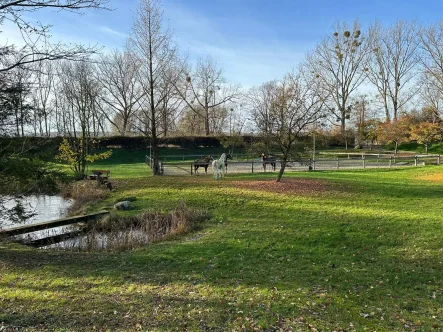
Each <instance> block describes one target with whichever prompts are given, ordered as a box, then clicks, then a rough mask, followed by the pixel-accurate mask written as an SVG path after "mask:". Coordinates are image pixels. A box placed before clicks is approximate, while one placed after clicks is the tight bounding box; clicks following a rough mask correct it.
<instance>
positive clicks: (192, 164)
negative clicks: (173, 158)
mask: <svg viewBox="0 0 443 332" xmlns="http://www.w3.org/2000/svg"><path fill="white" fill-rule="evenodd" d="M192 166H194V163H191V175H192V169H193V168H194V167H192Z"/></svg>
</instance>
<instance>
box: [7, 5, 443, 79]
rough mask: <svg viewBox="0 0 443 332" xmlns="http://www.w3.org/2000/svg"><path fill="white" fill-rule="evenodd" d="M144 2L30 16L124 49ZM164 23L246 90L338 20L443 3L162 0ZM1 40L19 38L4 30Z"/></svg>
mask: <svg viewBox="0 0 443 332" xmlns="http://www.w3.org/2000/svg"><path fill="white" fill-rule="evenodd" d="M137 5H138V0H112V1H111V6H112V7H113V8H114V10H113V11H88V12H86V13H85V14H84V15H82V16H80V15H75V14H72V13H63V12H52V11H44V12H43V11H41V12H38V13H34V14H32V15H31V14H29V18H30V19H39V20H41V21H42V22H43V23H50V24H52V25H53V28H52V34H53V37H54V39H55V40H57V39H62V40H63V41H65V42H73V43H85V44H90V45H95V44H98V45H103V46H104V47H105V48H106V49H112V48H121V47H123V46H124V44H125V41H126V38H127V36H128V35H129V34H130V30H131V26H132V20H133V16H134V12H135V10H136V8H137ZM162 5H163V10H164V18H165V22H166V24H167V25H169V27H170V28H171V29H172V30H173V32H174V39H175V41H176V43H177V44H178V45H179V48H180V50H181V51H182V52H183V53H184V54H187V56H188V58H189V59H190V61H191V62H195V61H196V59H198V58H199V57H205V56H207V55H210V56H212V57H213V58H214V59H215V60H216V61H217V63H218V65H219V66H220V67H222V68H223V70H224V73H225V77H226V78H227V79H228V80H229V81H231V82H234V83H239V84H241V85H243V86H244V87H245V88H247V87H250V86H253V85H259V84H261V83H263V82H266V81H269V80H272V79H276V78H280V77H281V76H283V75H284V74H285V73H287V72H289V71H290V70H291V69H292V68H294V67H296V66H297V64H299V63H300V61H302V59H303V57H304V55H305V54H306V53H307V52H309V51H310V50H312V49H313V48H314V47H315V44H316V43H317V42H319V41H320V40H321V39H322V38H324V37H325V36H326V35H327V34H330V33H332V32H333V30H334V24H335V23H336V22H338V21H342V22H349V23H352V22H353V21H354V20H355V19H358V20H359V21H360V22H361V23H362V24H363V27H367V26H368V25H369V24H370V23H372V22H374V21H375V20H378V21H379V22H381V23H382V24H384V25H389V24H391V23H394V22H395V21H396V20H415V21H417V22H418V23H421V24H425V25H426V24H430V23H435V22H437V21H438V20H440V19H441V15H442V14H443V1H439V0H432V1H423V2H422V1H418V0H417V1H413V0H404V1H398V0H395V1H394V0H371V1H367V0H366V1H360V0H352V1H351V0H336V1H332V0H331V1H328V0H317V1H310V0H303V1H299V0H275V1H272V0H268V1H265V0H211V1H207V0H163V1H162ZM2 30H3V33H2V34H0V40H4V39H6V38H7V39H8V40H9V42H15V40H16V39H17V38H19V36H18V35H17V33H16V32H14V31H13V30H11V28H10V27H8V26H3V27H2Z"/></svg>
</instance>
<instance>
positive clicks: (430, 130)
mask: <svg viewBox="0 0 443 332" xmlns="http://www.w3.org/2000/svg"><path fill="white" fill-rule="evenodd" d="M410 130H411V140H416V141H417V143H419V144H423V145H424V146H425V153H428V147H429V146H430V145H431V143H432V142H435V141H437V140H441V138H442V128H441V126H440V125H439V124H438V123H432V122H420V123H417V124H413V125H411V126H410Z"/></svg>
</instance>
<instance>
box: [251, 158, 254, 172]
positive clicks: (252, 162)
mask: <svg viewBox="0 0 443 332" xmlns="http://www.w3.org/2000/svg"><path fill="white" fill-rule="evenodd" d="M251 165H252V173H254V160H253V161H251Z"/></svg>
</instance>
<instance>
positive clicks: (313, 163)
mask: <svg viewBox="0 0 443 332" xmlns="http://www.w3.org/2000/svg"><path fill="white" fill-rule="evenodd" d="M312 170H313V171H315V159H314V160H312Z"/></svg>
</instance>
